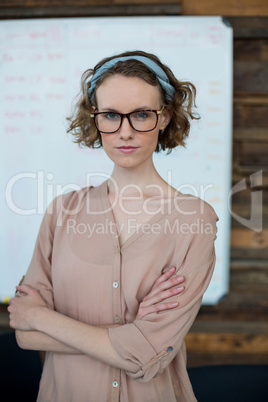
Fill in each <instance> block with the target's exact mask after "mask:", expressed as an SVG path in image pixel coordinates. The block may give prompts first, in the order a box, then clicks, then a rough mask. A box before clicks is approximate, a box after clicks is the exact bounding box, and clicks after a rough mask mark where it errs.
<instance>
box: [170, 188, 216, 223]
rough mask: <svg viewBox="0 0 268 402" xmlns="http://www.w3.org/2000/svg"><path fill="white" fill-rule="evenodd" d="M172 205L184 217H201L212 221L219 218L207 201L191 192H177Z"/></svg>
mask: <svg viewBox="0 0 268 402" xmlns="http://www.w3.org/2000/svg"><path fill="white" fill-rule="evenodd" d="M174 206H175V209H176V211H177V212H178V213H179V214H180V215H182V216H185V217H192V219H197V218H203V219H204V220H209V221H210V220H211V221H214V222H217V221H218V220H219V218H218V216H217V214H216V212H215V210H214V209H213V207H212V206H211V205H210V204H209V203H208V202H206V201H204V200H203V199H201V198H199V197H196V196H194V195H191V194H182V193H178V195H177V196H176V197H175V198H174Z"/></svg>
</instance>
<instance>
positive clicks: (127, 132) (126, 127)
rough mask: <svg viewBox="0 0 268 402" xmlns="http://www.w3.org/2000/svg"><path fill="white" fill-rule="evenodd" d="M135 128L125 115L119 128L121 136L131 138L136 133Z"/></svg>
mask: <svg viewBox="0 0 268 402" xmlns="http://www.w3.org/2000/svg"><path fill="white" fill-rule="evenodd" d="M134 131H135V130H134V129H133V128H132V127H131V125H130V123H129V120H128V118H127V117H126V116H124V117H123V121H122V124H121V127H120V129H119V135H120V138H124V139H126V138H130V137H133V135H134Z"/></svg>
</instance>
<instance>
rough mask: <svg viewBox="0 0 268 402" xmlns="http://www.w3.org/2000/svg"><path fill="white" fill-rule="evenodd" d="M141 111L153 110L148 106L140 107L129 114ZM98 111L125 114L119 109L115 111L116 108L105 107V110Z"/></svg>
mask: <svg viewBox="0 0 268 402" xmlns="http://www.w3.org/2000/svg"><path fill="white" fill-rule="evenodd" d="M139 110H153V108H152V107H151V106H148V105H146V106H139V107H137V108H135V109H132V110H130V111H129V112H127V113H132V112H138V111H139ZM98 111H99V112H114V113H122V114H124V113H123V112H121V111H119V110H118V109H114V108H110V107H104V108H101V109H98Z"/></svg>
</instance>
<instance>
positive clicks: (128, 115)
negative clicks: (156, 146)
mask: <svg viewBox="0 0 268 402" xmlns="http://www.w3.org/2000/svg"><path fill="white" fill-rule="evenodd" d="M165 107H166V106H165V105H164V106H162V109H160V110H148V109H140V110H134V111H133V112H130V113H119V112H112V111H110V112H96V113H91V114H90V117H92V118H93V119H94V124H95V127H96V128H97V130H99V132H100V133H103V134H114V133H116V132H117V131H119V130H120V128H121V126H122V123H123V119H124V118H125V117H126V118H127V119H128V122H129V125H130V127H131V128H133V130H135V131H137V132H138V133H148V132H150V131H153V130H154V129H155V128H156V126H157V124H158V118H159V116H160V115H161V114H162V112H163V110H164V109H165ZM135 112H154V113H155V115H156V123H155V126H154V128H151V129H150V130H136V129H135V128H134V127H133V125H132V122H131V119H130V115H131V114H132V113H135ZM105 113H115V114H118V115H119V116H120V118H121V121H120V125H119V127H118V129H117V130H115V131H109V132H107V131H100V129H99V128H98V127H97V124H96V122H95V117H96V116H98V115H99V114H105Z"/></svg>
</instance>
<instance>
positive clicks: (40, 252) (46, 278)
mask: <svg viewBox="0 0 268 402" xmlns="http://www.w3.org/2000/svg"><path fill="white" fill-rule="evenodd" d="M55 205H56V199H55V200H54V201H53V202H52V203H51V204H50V205H49V207H48V208H47V210H46V212H45V215H44V217H43V219H42V222H41V225H40V229H39V233H38V236H37V240H36V244H35V248H34V252H33V256H32V259H31V262H30V265H29V267H28V270H27V273H26V275H25V277H23V281H22V282H23V283H24V284H27V285H31V286H33V287H35V288H36V289H38V290H39V292H40V294H41V296H42V297H43V299H44V300H45V302H46V303H47V305H48V307H50V308H51V309H53V306H54V301H53V289H52V279H51V257H52V248H53V238H54V229H55V215H56V214H53V213H52V211H53V209H54V208H55Z"/></svg>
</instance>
